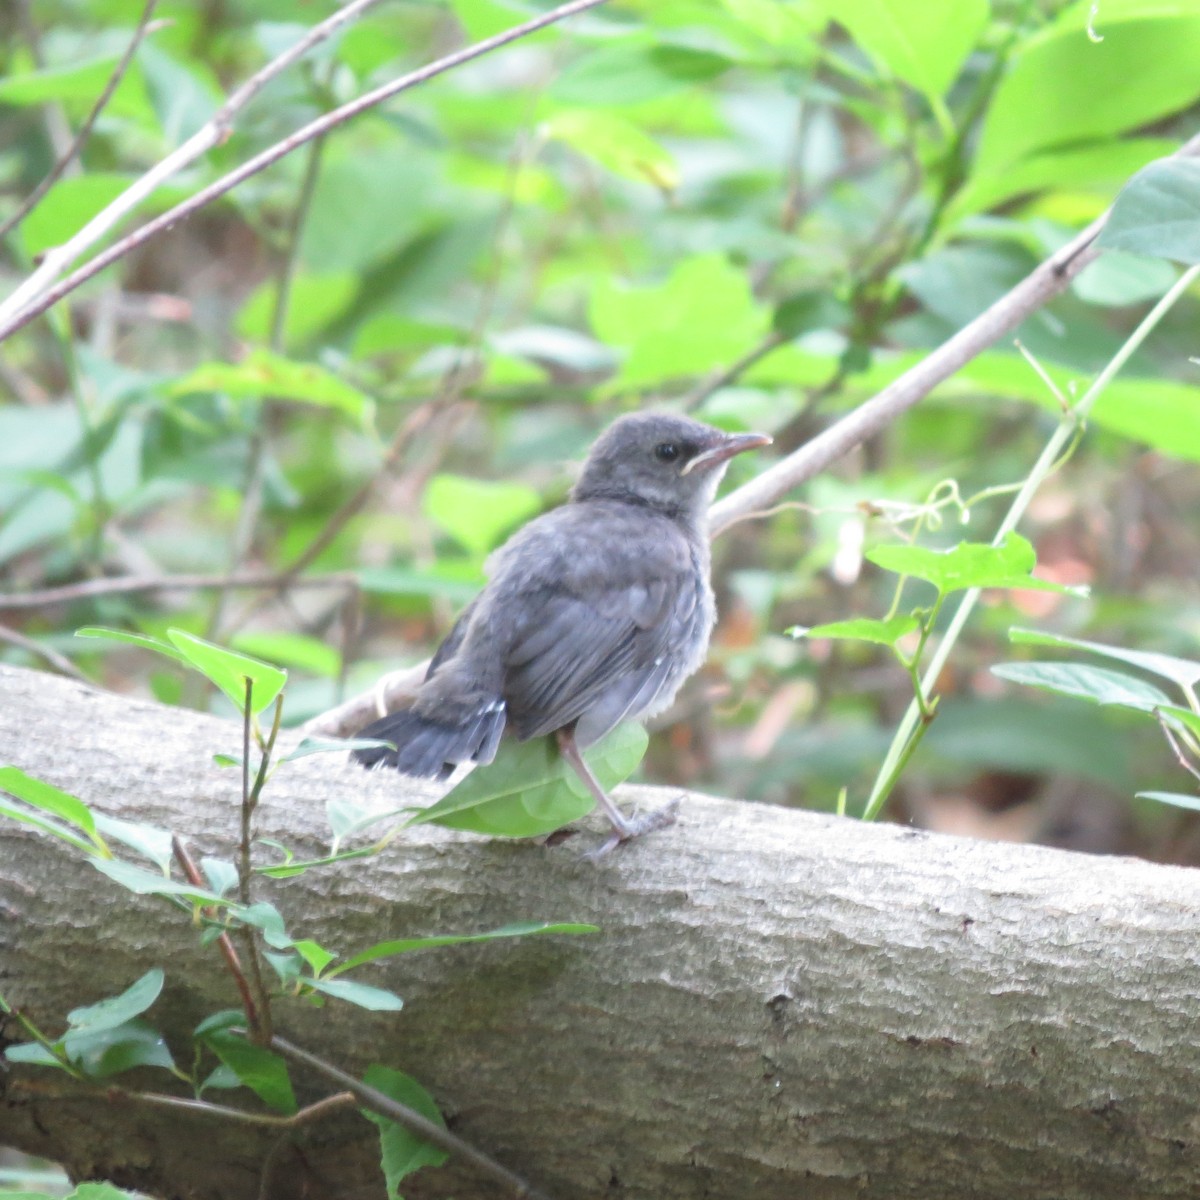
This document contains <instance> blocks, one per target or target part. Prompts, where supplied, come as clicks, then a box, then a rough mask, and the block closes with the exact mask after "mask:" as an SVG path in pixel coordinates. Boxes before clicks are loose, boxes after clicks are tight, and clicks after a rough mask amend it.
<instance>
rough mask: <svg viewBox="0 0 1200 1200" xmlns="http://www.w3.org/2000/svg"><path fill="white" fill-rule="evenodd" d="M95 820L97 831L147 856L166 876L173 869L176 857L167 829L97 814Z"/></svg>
mask: <svg viewBox="0 0 1200 1200" xmlns="http://www.w3.org/2000/svg"><path fill="white" fill-rule="evenodd" d="M95 820H96V829H97V830H98V831H99V832H100V833H102V834H103V835H104V836H105V837H106V838H110V839H111V840H112V841H114V842H120V843H121V844H122V845H124V846H128V847H129V848H130V849H131V850H136V851H137V852H138V853H139V854H142V855H145V857H146V858H148V859H149V860H150V861H151V862H152V863H154V865H155V866H156V867H158V869H159V870H160V871H162V872H163V874H164V875H165V874H166V873H167V872H168V871H169V870H170V869H171V861H172V859H173V858H174V857H175V855H174V852H173V851H172V849H171V835H170V834H169V833H168V832H167V831H166V830H165V829H158V828H157V827H155V826H154V825H143V824H142V823H141V822H135V821H122V820H120V819H119V818H117V817H106V816H105V815H104V814H103V813H97V814H96V816H95Z"/></svg>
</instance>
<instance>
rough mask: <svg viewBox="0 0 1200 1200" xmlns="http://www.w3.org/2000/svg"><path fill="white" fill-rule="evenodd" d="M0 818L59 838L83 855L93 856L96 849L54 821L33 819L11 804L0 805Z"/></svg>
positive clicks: (30, 815) (29, 814)
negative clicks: (8, 818)
mask: <svg viewBox="0 0 1200 1200" xmlns="http://www.w3.org/2000/svg"><path fill="white" fill-rule="evenodd" d="M0 816H5V817H11V818H12V819H13V820H14V821H20V822H21V824H23V825H30V826H32V827H33V828H34V829H40V830H41V831H42V832H43V833H48V834H50V836H51V837H56V838H59V839H60V840H61V841H64V842H66V843H67V845H69V846H74V847H75V849H76V850H81V851H82V852H83V853H84V854H95V853H96V847H95V846H94V845H92V844H91V843H90V842H85V841H84V840H83V838H79V837H76V836H75V835H74V834H73V833H72V832H71V831H70V830H69V829H67V828H66V827H65V826H63V825H59V824H58V823H57V822H56V821H44V820H43V819H42V818H41V817H35V816H34V815H33V813H31V812H28V811H27V810H25V809H23V808H14V807H13V806H12V805H11V804H0Z"/></svg>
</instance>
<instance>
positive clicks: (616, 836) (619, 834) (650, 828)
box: [580, 796, 683, 863]
mask: <svg viewBox="0 0 1200 1200" xmlns="http://www.w3.org/2000/svg"><path fill="white" fill-rule="evenodd" d="M682 800H683V797H682V796H676V797H675V799H674V800H672V801H670V802H669V803H667V804H664V805H663V806H662V807H661V808H656V809H655V810H654V811H653V812H648V813H644V814H640V815H638V816H635V817H625V818H624V820H623V822H622V827H621V828H619V829H618V828H614V829H613V831H612V832H611V833H610V834H609V835H608V838H607V839H606V840H605V842H604V843H603V844H602V845H600V846H598V847H597V848H596V849H595V850H589V851H587V852H586V853H585V854H581V855H580V858H581V859H582V860H583V861H584V862H591V863H595V862H599V861H600V859H602V858H604V857H605V856H606V855H608V854H611V853H612V852H613V851H614V850H615V849H616V848H617V847H618V846H620V845H621V844H622V843H623V842H629V841H632V840H633V839H634V838H636V837H641V836H642V834H643V833H653V832H654V831H655V830H656V829H667V828H669V827H670V826H671V825H674V824H675V821H676V820H677V819H678V817H679V805H680V803H681V802H682Z"/></svg>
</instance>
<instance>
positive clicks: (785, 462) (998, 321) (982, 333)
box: [709, 136, 1200, 536]
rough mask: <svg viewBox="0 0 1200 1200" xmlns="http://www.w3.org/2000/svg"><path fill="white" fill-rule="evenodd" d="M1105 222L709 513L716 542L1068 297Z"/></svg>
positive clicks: (1188, 147) (1185, 152)
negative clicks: (1027, 321)
mask: <svg viewBox="0 0 1200 1200" xmlns="http://www.w3.org/2000/svg"><path fill="white" fill-rule="evenodd" d="M1196 155H1200V136H1197V137H1194V138H1192V139H1191V140H1190V141H1188V142H1187V143H1186V144H1185V145H1184V146H1183V147H1181V148H1180V149H1179V150H1178V151H1177V152H1176V155H1175V157H1177V158H1182V157H1194V156H1196ZM1107 218H1108V214H1107V213H1105V214H1104V215H1103V216H1101V217H1100V218H1098V219H1097V220H1096V221H1093V222H1092V224H1091V225H1089V226H1088V227H1087V228H1086V229H1085V230H1084V231H1083V232H1082V233H1080V234H1079V235H1078V236H1077V237H1076V238H1075V239H1074V240H1073V241H1071V242H1070V243H1068V245H1067V246H1065V247H1064V248H1063V249H1062V250H1060V251H1059V252H1058V253H1057V254H1055V255H1054V256H1053V257H1052V258H1050V259H1048V260H1047V261H1046V262H1044V263H1042V264H1041V265H1039V266H1037V267H1035V268H1034V270H1033V271H1032V272H1031V273H1030V274H1029V275H1028V276H1026V278H1025V279H1023V280H1022V281H1021V282H1020V283H1019V284H1017V286H1016V287H1014V288H1013V289H1012V291H1010V292H1008V293H1007V294H1006V295H1004V296H1002V297H1001V298H1000V299H999V300H997V301H996V302H995V303H994V304H993V305H992V306H991V307H990V308H988V309H987V310H986V311H984V312H983V313H981V314H980V315H979V316H978V317H976V318H975V320H973V321H972V322H971V323H970V324H968V325H965V326H964V327H963V328H962V329H960V330H959V331H958V333H956V334H955V335H954V336H953V337H952V338H950V339H949V341H946V342H944V343H943V344H942V345H941V346H939V347H938V348H937V349H936V350H934V351H932V352H931V353H930V354H929V355H928V356H927V357H926V358H924V359H922V360H921V362H919V363H917V365H916V366H914V367H913V368H912V369H911V370H908V371H906V372H905V373H904V374H903V375H901V376H900V378H899V379H897V380H895V381H893V382H892V383H891V384H889V385H888V386H887V387H886V388H884V389H883V391H882V392H880V393H879V394H878V395H876V396H874V397H872V399H870V400H868V401H867V402H866V403H865V404H861V405H860V406H859V407H858V408H856V409H855V410H854V411H853V412H851V413H848V414H847V415H846V416H845V417H843V418H842V419H841V420H840V421H838V422H837V423H836V424H834V425H831V426H830V427H829V428H828V429H826V430H825V431H824V432H823V433H820V434H818V435H817V436H816V437H815V438H813V439H812V441H810V442H807V443H806V444H805V445H803V446H801V447H800V449H799V450H797V451H795V453H793V454H789V455H788V456H787V458H784V459H781V460H780V461H779V462H777V463H776V464H775V465H774V466H773V467H771V468H770V469H769V470H766V471H764V472H763V473H762V474H761V475H759V476H758V477H757V478H755V479H752V480H750V481H749V482H748V483H745V484H743V485H742V486H741V487H740V488H738V489H737V490H736V491H733V492H730V493H729V495H728V496H726V497H725V498H724V499H723V500H719V501H717V503H716V504H714V505H713V506H712V508H711V509H710V510H709V522H710V528H711V529H712V532H713V535H714V536H716V535H717V534H721V533H724V532H725V530H726V529H728V528H729V527H730V526H731V525H733V524H735V523H736V522H738V521H742V520H745V519H747V518H748V517H753V516H754V515H755V513H756V512H757V511H759V510H760V509H764V508H767V507H768V506H770V505H772V504H774V503H775V502H776V501H778V500H779V499H780V498H781V497H783V496H784V495H786V494H787V493H788V492H789V491H791V490H792V488H794V487H796V486H798V485H799V484H801V483H803V482H805V480H808V479H811V478H812V477H813V476H814V475H816V474H817V473H818V472H820V471H823V470H824V469H825V468H826V467H827V466H829V464H830V463H832V462H834V461H836V460H837V459H839V458H841V456H842V455H843V454H846V453H847V452H848V451H850V450H852V449H853V448H854V447H855V446H857V445H858V444H859V443H860V442H862V441H865V440H866V439H867V438H869V437H871V436H872V435H873V434H875V433H878V432H879V431H880V430H881V429H883V428H884V427H885V426H887V425H888V424H889V423H891V422H892V421H894V420H895V419H896V418H897V417H898V416H899V415H900V414H901V413H903V412H905V411H906V410H907V409H909V408H911V407H912V406H913V405H914V404H916V403H918V401H920V400H922V399H924V397H925V396H927V395H928V394H929V392H931V391H932V390H933V389H934V388H935V387H937V385H938V384H939V383H942V382H944V381H945V380H947V379H949V378H950V376H951V375H953V374H954V373H955V371H957V370H959V369H960V368H962V367H964V366H965V365H966V364H967V363H969V362H970V361H971V360H972V359H973V358H975V357H976V356H977V355H979V354H981V353H982V352H983V351H984V350H986V349H987V348H988V347H989V346H991V345H992V344H993V343H994V342H995V341H996V340H997V339H998V338H1001V337H1003V336H1004V335H1005V334H1006V333H1009V332H1011V331H1012V330H1013V329H1015V328H1016V327H1017V326H1018V325H1019V324H1020V323H1021V322H1022V321H1023V320H1024V319H1025V318H1026V317H1028V316H1029V315H1030V314H1031V313H1033V312H1036V311H1037V309H1038V308H1040V307H1041V306H1042V305H1043V304H1045V303H1046V302H1047V301H1048V300H1050V299H1051V298H1052V297H1054V296H1056V295H1058V293H1059V292H1061V291H1063V290H1064V289H1065V288H1066V287H1067V285H1068V284H1069V283H1070V282H1071V280H1072V279H1074V278H1075V276H1076V275H1078V274H1079V272H1080V271H1082V270H1083V268H1084V267H1086V266H1087V265H1088V263H1090V262H1091V261H1092V259H1094V258H1095V257H1096V255H1097V253H1098V251H1097V249H1096V246H1095V241H1096V238H1097V237H1098V236H1099V234H1100V231H1101V229H1103V228H1104V222H1105V221H1106V220H1107Z"/></svg>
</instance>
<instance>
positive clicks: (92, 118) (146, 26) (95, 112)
mask: <svg viewBox="0 0 1200 1200" xmlns="http://www.w3.org/2000/svg"><path fill="white" fill-rule="evenodd" d="M157 5H158V0H146V7H145V8H143V9H142V15H141V17H140V18H139V19H138V23H137V28H136V29H134V31H133V36H132V37H131V38H130V39H129V45H128V46H126V47H125V52H124V53H123V54H122V55H121V57H120V59H119V60H118V62H117V64H116V66H115V67H113V71H112V74H111V75H110V76H109V77H108V82H107V83H106V84H105V85H104V90H103V91H102V92H101V93H100V95H99V97H98V98H97V100H96V103H95V104H93V105H92V111H91V112H89V113H88V115H87V117H86V118H85V119H84V122H83V124H82V125H81V126H80V127H79V132H78V133H76V134H75V136H74V138H72V139H71V144H70V145H69V146H68V147H67V148H66V150H65V152H64V153H63V154H61V155H59V157H58V159H57V160H56V161H55V163H54V166H52V167H51V168H50V170H49V171H48V172H47V173H46V177H45V178H44V179H43V180H42V181H41V183H39V184H38V185H37V187H35V188H34V189H33V191H32V192H30V193H29V195H28V196H26V197H25V199H24V200H23V201H22V202H21V204H20V205H19V207H18V208H17V211H16V212H14V213H13V214H12V215H11V216H10V217H9V218H8V220H7V221H5V222H4V223H3V224H2V225H0V238H3V237H6V236H7V235H8V233H9V231H10V230H13V229H15V228H16V227H17V226H18V225H20V223H21V222H22V221H23V220H25V218H26V217H27V216H29V214H30V213H31V212H32V211H33V210H34V209H35V208H36V207H37V206H38V205H39V204H40V203H41V201H42V197H43V196H45V194H46V193H47V192H48V191H49V190H50V189H51V188H52V187H53V186H54V184H55V183H56V182H57V181H58V179H59V178H60V177H61V175H62V173H63V172H64V171H65V170H66V169H67V167H69V166H70V165H71V163H73V162H74V161H75V160H76V159H77V158H78V157H79V155H80V154H81V153H82V151H83V148H84V146H85V145H86V144H87V140H88V138H89V137H91V135H92V128H93V127H94V126H95V124H96V120H97V118H98V117H99V116H100V114H101V113H102V112H103V111H104V110H105V108H107V107H108V102H109V101H110V100H111V99H112V96H113V92H115V91H116V90H117V87H118V85H119V84H120V82H121V80H122V79H124V78H125V73H126V72H127V71H128V70H129V67H130V65H131V64H132V62H133V56H134V55H135V54H136V53H137V48H138V47H139V46H140V45H141V44H142V39H143V38H144V37H145V36H146V34H147V33H149V32H150V18H151V17H152V16H153V15H154V9H155V8H156V7H157Z"/></svg>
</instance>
